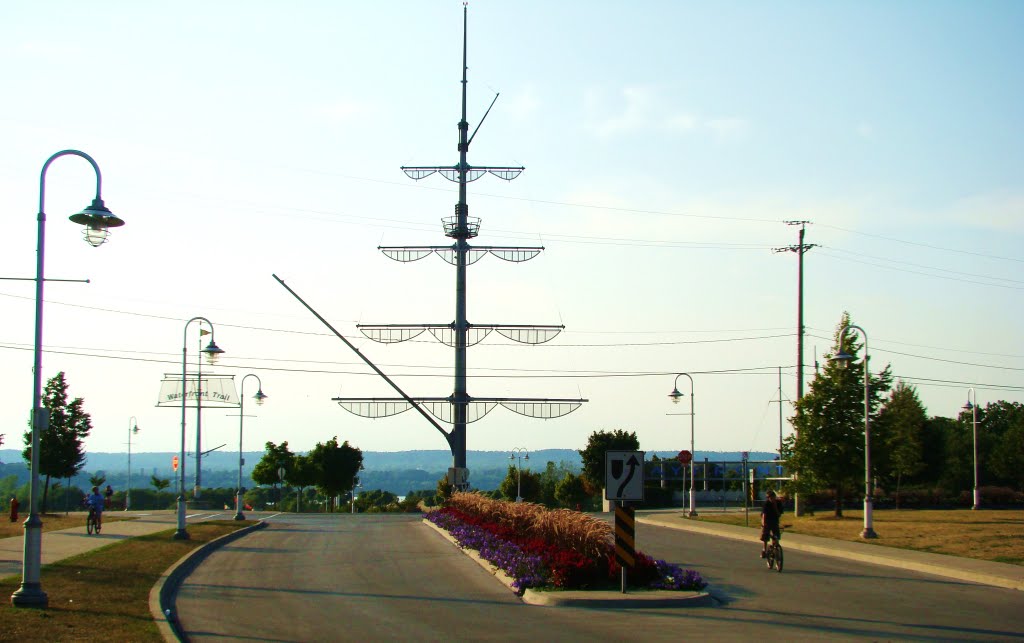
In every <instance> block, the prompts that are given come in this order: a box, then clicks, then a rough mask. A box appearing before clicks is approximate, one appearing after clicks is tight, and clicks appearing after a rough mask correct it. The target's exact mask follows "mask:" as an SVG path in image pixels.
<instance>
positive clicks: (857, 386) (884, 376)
mask: <svg viewBox="0 0 1024 643" xmlns="http://www.w3.org/2000/svg"><path fill="white" fill-rule="evenodd" d="M849 324H850V316H849V313H843V315H842V318H841V319H840V322H839V324H838V326H837V327H836V332H835V344H834V346H833V350H832V354H833V355H834V354H837V353H839V352H840V349H845V351H846V353H848V354H850V355H852V356H853V357H854V361H855V362H856V358H857V355H858V354H859V352H860V350H861V348H862V347H863V344H861V343H858V342H857V341H856V334H855V332H854V331H851V330H850V329H846V331H845V332H843V328H844V327H846V326H848V325H849ZM826 357H830V356H829V355H826ZM845 366H846V365H845V364H841V363H837V362H835V361H831V360H829V361H826V363H825V367H824V369H822V371H821V372H820V373H819V374H817V375H815V377H814V380H812V381H811V385H810V390H809V392H808V393H807V394H806V395H804V397H803V399H801V400H799V401H798V402H797V403H796V405H795V409H796V415H794V416H793V418H791V420H790V422H791V423H792V424H793V428H794V429H795V430H796V431H795V433H794V434H793V435H791V436H789V437H788V438H786V440H785V443H784V446H783V451H784V456H785V459H786V460H787V462H788V464H789V466H790V468H791V470H792V471H793V472H794V473H796V474H797V476H798V477H797V479H796V481H795V483H794V485H795V487H796V488H797V490H799V491H803V492H811V491H817V490H819V489H831V490H832V492H833V493H834V495H835V515H836V517H841V516H842V515H843V496H844V493H845V492H846V491H848V490H851V489H856V488H857V484H858V480H860V481H863V479H864V362H863V360H861V361H860V362H859V364H858V363H851V364H849V368H845ZM891 383H892V373H891V372H890V369H889V367H888V366H886V367H885V368H884V369H883V370H882V371H881V372H880V373H879V374H878V375H870V387H869V396H868V400H869V402H868V416H869V419H870V418H871V417H873V416H875V415H877V411H878V408H879V406H880V405H881V401H882V399H883V396H884V395H885V394H886V393H887V392H888V391H889V388H890V386H891ZM878 451H879V449H878V446H877V443H876V444H875V445H874V446H873V448H872V455H874V454H876V453H878Z"/></svg>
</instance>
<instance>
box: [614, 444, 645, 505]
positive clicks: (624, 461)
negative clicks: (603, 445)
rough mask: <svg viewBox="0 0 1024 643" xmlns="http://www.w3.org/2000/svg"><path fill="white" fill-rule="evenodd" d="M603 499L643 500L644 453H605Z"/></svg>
mask: <svg viewBox="0 0 1024 643" xmlns="http://www.w3.org/2000/svg"><path fill="white" fill-rule="evenodd" d="M604 458H605V485H604V487H605V498H606V499H607V500H643V499H644V452H643V451H606V452H605V456H604Z"/></svg>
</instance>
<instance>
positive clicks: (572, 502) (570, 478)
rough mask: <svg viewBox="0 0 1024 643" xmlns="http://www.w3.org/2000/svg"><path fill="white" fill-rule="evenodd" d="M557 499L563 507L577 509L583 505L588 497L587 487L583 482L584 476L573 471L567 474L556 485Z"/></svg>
mask: <svg viewBox="0 0 1024 643" xmlns="http://www.w3.org/2000/svg"><path fill="white" fill-rule="evenodd" d="M555 499H556V500H558V503H559V504H561V505H562V506H563V507H568V508H570V509H575V508H577V507H582V506H583V503H584V501H586V499H587V489H586V486H585V485H584V484H583V478H581V477H580V476H578V475H573V474H572V473H566V474H565V476H564V477H563V478H562V479H561V480H560V481H559V482H558V484H557V485H555Z"/></svg>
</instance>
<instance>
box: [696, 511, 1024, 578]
mask: <svg viewBox="0 0 1024 643" xmlns="http://www.w3.org/2000/svg"><path fill="white" fill-rule="evenodd" d="M697 520H706V521H708V522H720V523H727V524H730V525H740V526H742V525H743V524H744V516H743V514H742V513H723V514H716V513H712V512H710V511H709V512H706V513H702V514H701V515H700V516H698V517H697ZM760 520H761V517H760V508H757V509H751V512H750V525H751V528H754V527H755V526H756V528H757V529H760V524H761V523H760ZM872 522H873V527H874V529H875V531H876V532H877V533H878V538H877V539H874V540H864V539H862V538H861V537H860V532H861V530H862V529H863V527H864V512H863V511H860V510H846V509H844V510H843V517H842V518H835V517H834V516H833V515H832V514H831V512H830V513H828V514H826V513H824V512H820V511H819V512H818V513H817V514H816V515H814V516H801V517H799V518H798V517H797V516H794V515H793V514H791V513H786V514H783V515H782V524H783V526H785V528H786V531H788V532H790V533H794V534H807V535H809V536H821V537H823V538H835V539H837V540H850V541H854V542H865V543H871V544H873V545H882V546H886V547H901V548H904V549H916V550H919V551H927V552H932V553H935V554H949V555H952V556H963V557H965V558H977V559H980V560H991V561H995V562H998V563H1011V564H1014V565H1024V511H1014V510H996V509H979V510H977V511H972V510H970V509H954V510H938V509H934V510H933V509H901V510H898V509H885V510H881V511H879V510H875V512H874V513H873V514H872Z"/></svg>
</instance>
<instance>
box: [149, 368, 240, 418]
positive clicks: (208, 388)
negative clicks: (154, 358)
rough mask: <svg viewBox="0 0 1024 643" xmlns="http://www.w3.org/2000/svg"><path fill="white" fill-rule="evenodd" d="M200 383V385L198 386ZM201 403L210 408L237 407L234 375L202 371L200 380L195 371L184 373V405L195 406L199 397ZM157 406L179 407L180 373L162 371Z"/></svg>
mask: <svg viewBox="0 0 1024 643" xmlns="http://www.w3.org/2000/svg"><path fill="white" fill-rule="evenodd" d="M200 384H201V386H200ZM200 390H201V400H202V405H203V406H204V407H206V408H212V409H229V408H230V409H233V408H237V407H238V393H237V392H236V391H235V376H234V375H212V374H208V373H203V375H202V380H201V381H200V380H199V379H198V376H197V375H196V374H195V373H187V374H186V375H185V406H186V407H191V408H195V406H196V399H197V398H199V397H200ZM156 405H157V406H176V407H178V408H181V374H180V373H179V374H177V375H175V374H174V373H164V379H163V380H162V381H161V382H160V396H159V397H158V398H157V402H156Z"/></svg>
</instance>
